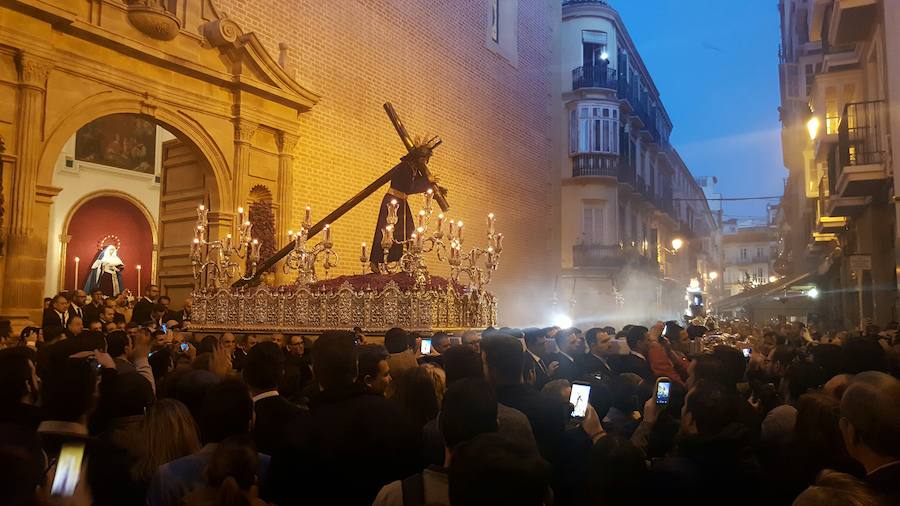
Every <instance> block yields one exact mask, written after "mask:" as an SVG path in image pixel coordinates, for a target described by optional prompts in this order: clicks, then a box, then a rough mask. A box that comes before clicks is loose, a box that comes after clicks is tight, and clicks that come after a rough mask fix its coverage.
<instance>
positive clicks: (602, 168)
mask: <svg viewBox="0 0 900 506" xmlns="http://www.w3.org/2000/svg"><path fill="white" fill-rule="evenodd" d="M620 165H621V164H620V163H619V155H611V154H607V153H580V154H577V155H574V156H572V177H579V176H605V177H613V178H619V171H620Z"/></svg>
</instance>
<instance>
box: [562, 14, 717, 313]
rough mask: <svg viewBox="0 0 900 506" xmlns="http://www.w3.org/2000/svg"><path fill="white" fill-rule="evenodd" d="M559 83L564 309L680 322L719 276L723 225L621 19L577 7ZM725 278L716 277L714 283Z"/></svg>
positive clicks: (569, 21) (566, 17)
mask: <svg viewBox="0 0 900 506" xmlns="http://www.w3.org/2000/svg"><path fill="white" fill-rule="evenodd" d="M559 33H560V36H559V37H560V41H559V44H558V61H557V64H558V68H559V69H560V70H561V72H560V74H558V75H557V79H559V86H560V88H561V94H560V102H559V106H558V110H559V111H560V112H561V116H560V117H561V121H559V122H558V128H559V133H560V135H559V136H558V137H559V138H560V139H562V140H563V142H560V143H559V145H558V146H557V147H558V149H559V160H560V161H561V163H560V164H559V193H558V195H559V203H558V212H559V218H560V223H561V227H560V231H559V236H558V239H559V247H560V260H561V266H562V274H561V276H560V280H559V281H558V282H557V283H556V286H555V289H554V292H555V293H554V295H555V296H554V302H555V303H556V304H557V306H558V310H559V311H561V312H563V313H567V314H570V315H572V317H573V319H574V320H575V321H576V322H579V323H594V322H600V321H609V320H610V318H611V315H612V314H615V315H618V316H619V317H620V318H623V319H624V320H628V319H633V318H643V317H645V316H646V314H647V309H648V308H654V310H655V312H656V313H657V314H660V315H668V316H671V317H676V316H677V315H679V314H683V312H684V309H685V294H686V292H685V290H686V288H687V287H689V286H693V288H694V289H695V290H697V291H703V290H704V289H705V286H704V285H705V283H706V280H708V279H709V277H710V276H709V273H710V272H716V270H717V266H716V265H717V263H716V262H715V253H714V246H715V245H714V244H713V242H714V240H711V237H713V236H714V234H713V232H714V230H715V229H716V228H717V227H716V222H715V220H714V219H713V217H712V214H711V212H710V209H709V206H708V204H707V202H706V199H705V197H704V195H703V191H702V189H700V187H699V185H698V184H697V182H696V181H695V179H694V178H693V176H692V175H691V173H690V171H689V170H688V168H687V167H686V166H685V164H684V162H683V161H682V160H681V158H680V157H679V156H678V153H677V152H676V151H675V149H674V148H673V147H672V146H671V145H670V143H669V134H670V132H671V130H672V122H671V120H670V118H669V116H668V114H667V112H666V109H665V107H664V105H663V103H662V101H661V100H660V93H659V90H657V89H656V86H655V85H654V83H653V79H652V77H651V76H650V73H649V71H648V70H647V68H646V67H645V65H644V63H643V61H642V60H641V57H640V54H639V53H638V50H637V47H636V45H635V42H634V41H633V40H632V39H631V37H630V36H629V34H628V31H627V29H626V27H625V25H624V24H623V22H622V20H621V18H620V17H619V15H618V13H617V12H616V11H615V10H614V9H613V8H612V7H611V6H610V5H609V4H607V2H604V1H599V0H597V1H589V0H565V1H563V2H562V25H561V28H560V30H559ZM713 277H715V275H713Z"/></svg>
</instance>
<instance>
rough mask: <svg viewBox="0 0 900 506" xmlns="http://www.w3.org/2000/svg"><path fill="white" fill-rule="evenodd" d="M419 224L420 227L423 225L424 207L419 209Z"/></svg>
mask: <svg viewBox="0 0 900 506" xmlns="http://www.w3.org/2000/svg"><path fill="white" fill-rule="evenodd" d="M419 226H420V227H424V226H425V210H424V209H422V210H421V211H419Z"/></svg>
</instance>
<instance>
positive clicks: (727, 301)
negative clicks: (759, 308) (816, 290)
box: [710, 271, 818, 310]
mask: <svg viewBox="0 0 900 506" xmlns="http://www.w3.org/2000/svg"><path fill="white" fill-rule="evenodd" d="M814 276H818V273H817V272H816V271H810V272H807V273H804V274H801V275H799V276H794V277H790V278H782V279H779V280H778V281H776V282H774V283H766V284H764V285H759V286H757V287H754V288H751V289H749V290H744V291H743V292H741V293H739V294H736V295H732V296H730V297H725V298H724V299H722V300H720V301H713V302H712V303H711V304H710V305H711V306H712V308H713V309H715V310H728V309H735V308H738V307H741V306H744V305H746V304H748V303H750V302H752V301H753V300H759V299H761V298H765V297H771V296H774V295H776V294H778V293H779V292H784V291H785V290H788V289H790V288H791V287H793V286H796V285H800V284H802V283H804V282H806V281H809V280H810V279H811V278H813V277H814Z"/></svg>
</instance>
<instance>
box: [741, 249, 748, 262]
mask: <svg viewBox="0 0 900 506" xmlns="http://www.w3.org/2000/svg"><path fill="white" fill-rule="evenodd" d="M746 259H747V248H741V260H746Z"/></svg>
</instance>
